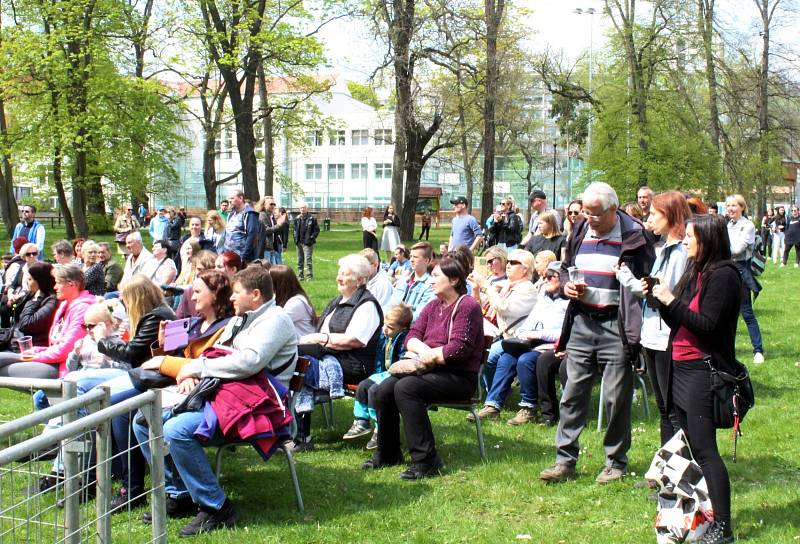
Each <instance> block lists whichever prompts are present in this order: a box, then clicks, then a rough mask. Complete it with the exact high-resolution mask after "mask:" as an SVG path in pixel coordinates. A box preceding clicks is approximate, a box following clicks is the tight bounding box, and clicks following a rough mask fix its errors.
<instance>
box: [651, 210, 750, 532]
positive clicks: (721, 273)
mask: <svg viewBox="0 0 800 544" xmlns="http://www.w3.org/2000/svg"><path fill="white" fill-rule="evenodd" d="M684 245H685V246H686V254H687V256H688V258H689V265H688V268H687V270H686V272H685V273H684V275H683V276H682V277H681V280H680V281H679V282H678V284H677V285H676V286H675V293H674V294H673V293H672V292H671V290H670V288H669V287H668V286H667V285H665V284H658V285H655V286H654V287H653V295H654V296H655V297H656V298H657V299H658V300H659V302H660V303H661V306H660V308H659V311H660V312H661V316H662V317H663V318H664V321H665V322H666V323H667V325H669V327H670V331H671V332H670V337H669V344H668V346H669V347H668V348H667V354H668V356H669V358H670V359H671V361H672V367H671V370H672V386H671V390H672V396H671V405H672V407H673V408H674V410H675V414H676V416H677V418H678V422H679V424H680V427H681V429H683V431H684V432H685V433H686V438H687V439H688V441H689V447H690V448H691V450H692V453H693V454H694V457H695V459H696V460H697V462H698V464H699V465H700V468H701V469H702V471H703V476H705V479H706V482H707V483H708V492H709V496H710V498H711V504H712V507H713V509H714V517H715V521H714V524H713V525H712V527H711V528H710V529H709V530H708V531H707V532H706V534H705V535H704V537H703V539H702V542H705V543H706V544H722V543H726V542H733V541H734V538H733V530H732V526H731V487H730V479H729V477H728V469H727V468H726V467H725V463H724V461H723V460H722V457H721V456H720V454H719V451H718V450H717V433H716V428H715V427H714V410H713V405H714V392H713V390H712V389H711V371H710V364H709V360H708V358H710V361H711V362H712V364H713V365H714V367H716V368H719V369H720V370H724V371H727V372H734V370H733V369H731V368H730V366H729V364H728V363H729V361H733V360H735V357H736V353H735V348H736V346H735V340H736V321H737V319H738V314H739V303H740V299H741V293H742V289H741V283H742V280H741V276H740V274H739V270H738V268H737V266H736V265H735V264H734V262H733V261H732V260H731V244H730V240H729V239H728V229H727V228H726V224H725V220H724V219H723V218H721V217H718V216H713V215H697V216H694V217H693V218H692V219H690V220H689V222H688V223H687V225H686V237H685V238H684ZM646 291H647V290H646Z"/></svg>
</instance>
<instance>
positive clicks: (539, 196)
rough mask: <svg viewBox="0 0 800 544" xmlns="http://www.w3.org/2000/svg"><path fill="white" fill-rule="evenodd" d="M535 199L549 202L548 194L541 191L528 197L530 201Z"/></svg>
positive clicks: (534, 192)
mask: <svg viewBox="0 0 800 544" xmlns="http://www.w3.org/2000/svg"><path fill="white" fill-rule="evenodd" d="M534 198H541V199H542V200H547V194H545V192H544V191H542V190H541V189H536V190H535V191H533V192H532V193H531V196H529V197H528V201H531V200H533V199H534Z"/></svg>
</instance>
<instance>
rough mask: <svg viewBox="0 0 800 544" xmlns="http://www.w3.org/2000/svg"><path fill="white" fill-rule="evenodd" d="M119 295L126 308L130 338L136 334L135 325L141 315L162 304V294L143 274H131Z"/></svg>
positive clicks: (137, 323)
mask: <svg viewBox="0 0 800 544" xmlns="http://www.w3.org/2000/svg"><path fill="white" fill-rule="evenodd" d="M120 296H121V297H122V302H124V303H125V308H127V310H128V324H129V325H130V329H131V338H133V337H134V336H136V327H137V326H138V325H139V321H140V320H141V319H142V316H144V315H145V314H146V313H148V312H150V311H152V310H153V309H154V308H157V307H159V306H161V305H162V304H164V295H163V294H162V293H161V289H160V288H158V287H156V285H155V284H154V283H153V282H152V281H150V278H148V277H147V276H145V275H144V274H136V275H135V276H133V277H132V278H131V279H130V281H128V283H126V284H125V287H123V288H122V293H121V294H120Z"/></svg>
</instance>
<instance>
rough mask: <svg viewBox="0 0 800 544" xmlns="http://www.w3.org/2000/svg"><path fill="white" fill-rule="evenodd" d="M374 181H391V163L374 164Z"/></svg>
mask: <svg viewBox="0 0 800 544" xmlns="http://www.w3.org/2000/svg"><path fill="white" fill-rule="evenodd" d="M375 179H392V163H390V162H376V163H375Z"/></svg>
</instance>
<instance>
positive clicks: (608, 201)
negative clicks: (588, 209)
mask: <svg viewBox="0 0 800 544" xmlns="http://www.w3.org/2000/svg"><path fill="white" fill-rule="evenodd" d="M581 198H582V200H583V202H584V204H585V203H586V202H587V201H589V202H591V201H594V200H596V201H598V202H599V203H600V205H601V206H602V207H603V211H606V210H608V209H609V208H612V207H613V208H619V197H618V196H617V192H616V191H615V190H614V188H613V187H612V186H611V185H609V184H608V183H604V182H602V181H595V182H593V183H590V184H589V185H588V186H587V187H586V189H584V190H583V195H582V196H581Z"/></svg>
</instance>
